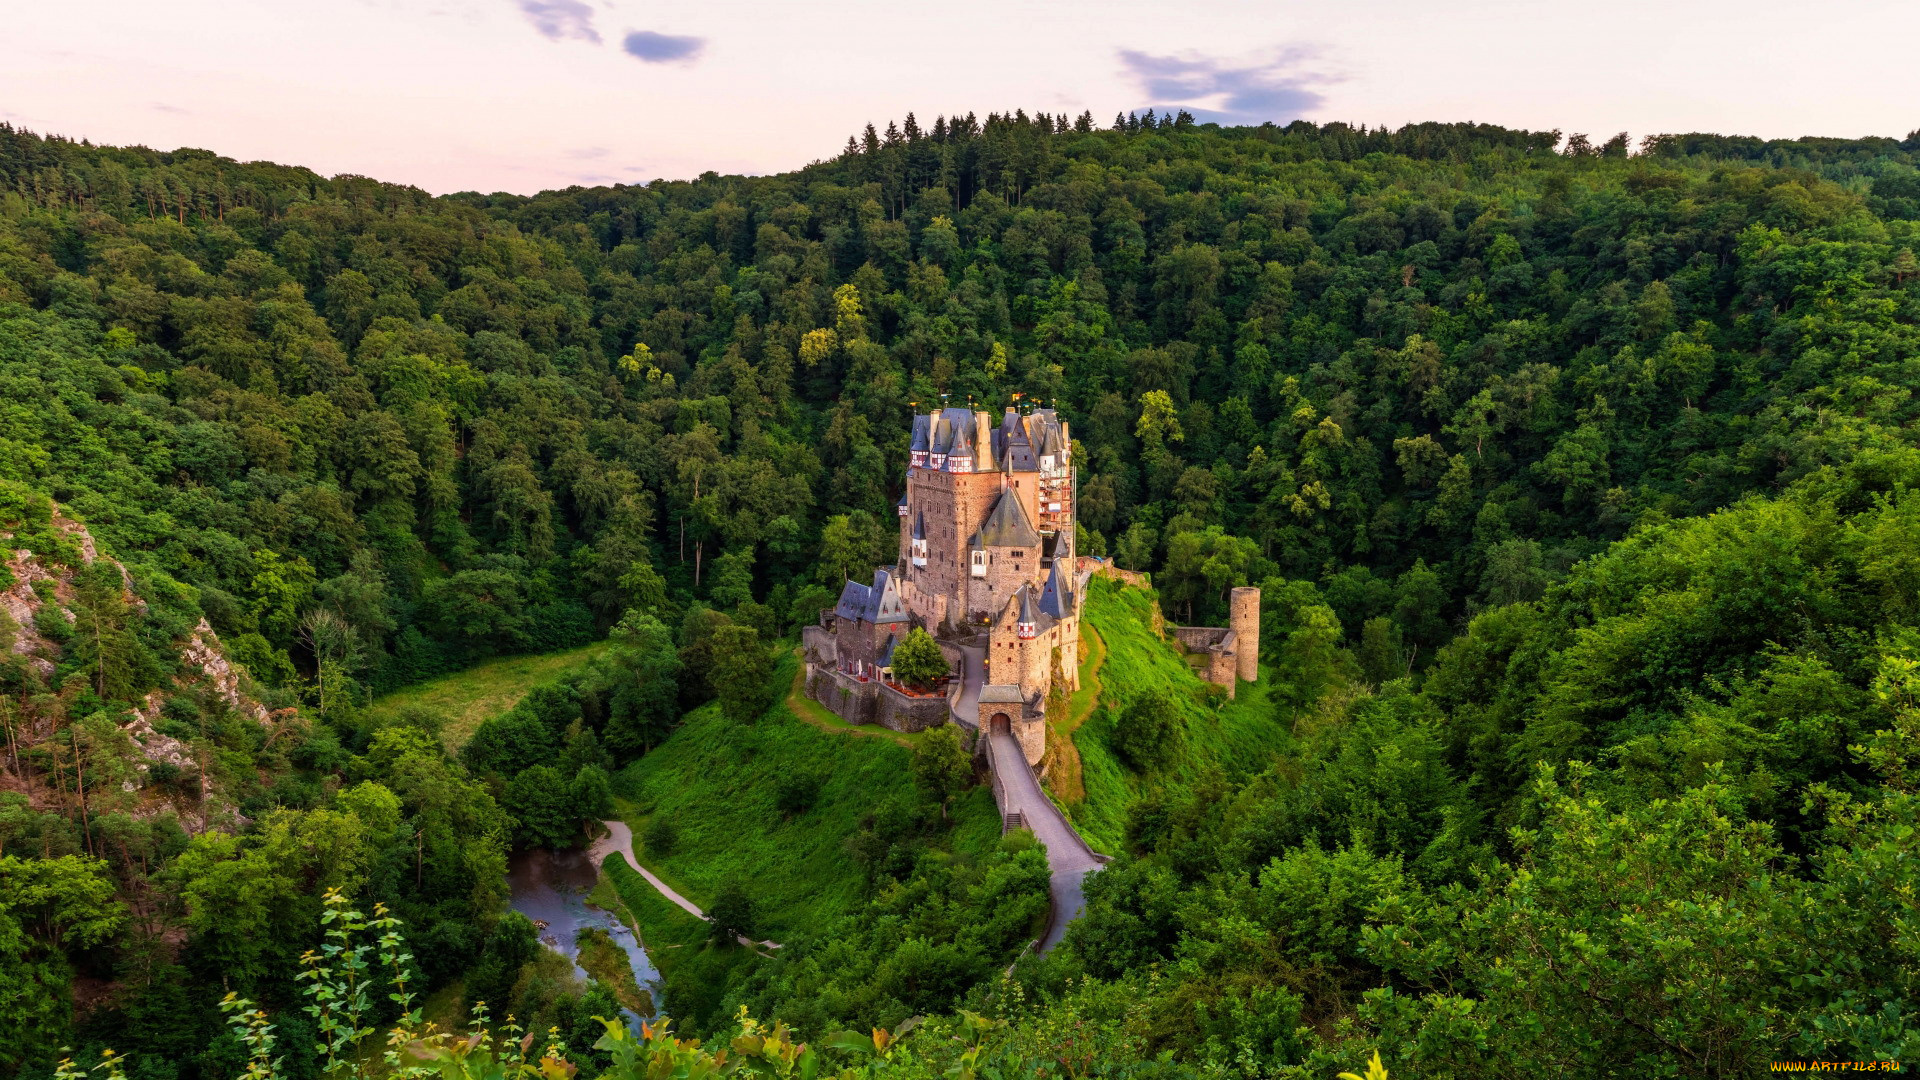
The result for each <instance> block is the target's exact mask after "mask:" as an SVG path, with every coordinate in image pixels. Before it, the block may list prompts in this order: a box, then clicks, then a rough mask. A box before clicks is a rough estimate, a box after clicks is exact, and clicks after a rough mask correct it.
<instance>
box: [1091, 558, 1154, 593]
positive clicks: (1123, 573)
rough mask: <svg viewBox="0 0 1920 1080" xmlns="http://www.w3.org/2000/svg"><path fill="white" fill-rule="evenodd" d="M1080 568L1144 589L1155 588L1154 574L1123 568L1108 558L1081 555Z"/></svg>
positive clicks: (1096, 575) (1095, 574)
mask: <svg viewBox="0 0 1920 1080" xmlns="http://www.w3.org/2000/svg"><path fill="white" fill-rule="evenodd" d="M1080 570H1081V572H1082V573H1090V574H1092V575H1093V576H1095V577H1103V578H1107V579H1109V580H1112V581H1117V582H1119V583H1120V584H1122V585H1134V586H1138V587H1139V588H1142V589H1151V588H1153V575H1151V574H1146V573H1142V572H1141V571H1138V570H1122V569H1120V568H1119V567H1117V566H1115V565H1113V564H1112V563H1110V562H1108V561H1107V560H1105V559H1102V558H1098V557H1095V556H1093V555H1082V556H1081V557H1080Z"/></svg>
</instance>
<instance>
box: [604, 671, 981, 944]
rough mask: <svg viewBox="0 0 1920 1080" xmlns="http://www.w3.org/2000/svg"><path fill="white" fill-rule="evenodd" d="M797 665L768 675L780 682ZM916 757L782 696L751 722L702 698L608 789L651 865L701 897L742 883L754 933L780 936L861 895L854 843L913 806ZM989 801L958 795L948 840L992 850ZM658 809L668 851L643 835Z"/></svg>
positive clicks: (959, 846) (835, 914)
mask: <svg viewBox="0 0 1920 1080" xmlns="http://www.w3.org/2000/svg"><path fill="white" fill-rule="evenodd" d="M795 663H797V662H796V661H794V660H792V659H788V660H787V661H785V662H784V663H783V664H782V665H781V667H780V669H778V670H777V672H776V674H775V677H774V681H775V682H776V683H777V684H779V685H780V686H782V687H783V688H784V687H785V686H786V685H787V684H788V683H789V682H791V680H792V675H791V671H792V668H791V667H790V666H789V665H792V664H795ZM911 757H912V754H911V752H910V751H908V750H906V749H905V748H903V747H900V746H897V745H894V744H893V743H892V742H890V741H888V740H885V739H874V738H859V737H855V736H849V735H837V734H830V733H825V732H822V731H820V730H819V729H817V728H815V727H813V726H812V725H809V724H806V723H803V722H802V721H800V720H799V719H798V718H796V717H794V716H793V715H792V714H791V712H789V711H788V709H787V708H786V706H785V704H784V703H782V704H777V705H775V706H774V707H773V708H772V709H771V710H770V711H769V712H768V713H767V715H766V716H765V717H763V718H762V719H761V720H760V721H759V722H758V723H756V724H754V725H752V726H750V727H747V726H741V725H739V724H736V723H734V722H732V721H730V720H728V719H726V718H725V717H724V716H722V715H721V713H720V711H719V710H718V709H717V708H713V707H708V708H704V709H699V710H696V711H694V712H692V713H689V714H688V715H687V717H686V721H685V723H684V724H683V725H682V726H681V727H680V728H679V730H677V731H675V732H674V734H673V737H672V738H671V739H668V740H667V741H666V742H665V743H663V744H662V745H661V746H660V747H659V748H658V749H657V750H655V751H654V752H652V753H650V754H648V755H647V756H645V757H643V758H641V759H640V760H638V761H636V762H634V763H633V764H631V765H629V766H627V767H626V768H625V769H624V770H622V771H621V772H620V773H619V774H618V775H617V776H616V777H615V786H614V790H615V793H616V795H618V796H619V798H620V799H621V810H622V817H624V818H625V819H626V820H627V822H628V823H629V824H630V825H632V826H633V831H634V836H635V837H636V845H635V846H636V849H638V850H639V853H640V855H641V857H642V858H643V859H644V860H645V861H646V863H647V865H648V867H649V868H650V869H652V870H654V872H656V873H658V874H659V875H660V876H661V878H662V879H663V880H665V881H667V882H669V883H670V884H672V885H674V887H675V888H677V889H679V890H680V891H681V893H682V894H683V895H685V896H687V897H688V898H689V899H691V900H693V902H694V903H696V904H700V905H703V906H704V905H706V904H708V903H709V902H710V901H711V899H712V897H713V896H714V895H715V894H716V893H717V892H718V891H719V889H720V887H721V886H722V885H723V884H724V883H726V882H729V881H738V882H741V883H744V884H746V885H748V886H749V887H750V888H751V889H752V891H753V892H754V893H755V895H756V896H757V897H758V900H759V907H760V910H761V911H762V912H763V921H762V926H761V929H762V930H763V931H764V933H763V934H762V935H761V936H763V937H770V938H773V939H774V940H776V941H785V940H786V939H787V938H788V937H790V936H794V935H816V934H819V933H821V932H822V931H823V930H825V929H826V928H827V927H828V926H830V925H831V924H832V923H833V922H834V921H835V920H837V919H839V918H840V917H842V916H844V915H846V914H848V913H849V912H850V911H851V910H852V909H853V907H854V906H855V904H856V903H857V902H858V901H859V900H860V899H861V897H862V896H863V894H864V893H865V891H866V888H867V881H868V878H867V875H868V868H867V867H865V866H863V865H862V864H861V862H860V861H859V859H858V857H857V855H856V853H855V851H854V850H852V849H851V845H850V843H849V841H850V840H851V839H852V838H854V837H856V836H858V835H860V833H861V831H862V828H863V825H865V824H867V823H868V821H869V819H871V818H873V817H874V816H875V815H884V814H886V813H889V812H894V813H898V812H903V811H904V810H906V809H907V808H910V807H914V806H917V805H918V804H919V801H920V797H919V795H918V794H917V793H916V791H915V789H914V785H913V774H912V770H911V768H910V767H909V763H910V761H911ZM793 788H799V789H803V790H811V791H812V794H811V795H810V796H809V797H807V798H806V799H805V800H804V801H805V804H806V806H805V809H804V810H798V811H795V812H782V811H781V810H780V809H779V808H778V804H779V801H780V799H781V793H782V791H783V790H790V789H793ZM977 790H978V791H981V792H984V791H985V789H984V788H983V789H977ZM992 804H993V800H992V798H991V794H990V793H988V794H987V797H986V798H985V799H984V800H982V799H980V798H970V799H967V800H963V801H961V802H959V803H958V804H956V807H955V822H956V824H955V831H954V833H953V838H952V841H951V842H952V845H953V848H954V850H956V851H960V852H971V853H981V852H984V851H987V850H991V848H992V846H993V843H994V841H995V840H996V839H997V838H998V836H999V833H1000V818H999V813H998V812H997V811H996V810H995V809H994V807H993V805H992ZM662 815H665V816H670V817H671V818H672V819H673V822H674V826H675V833H676V839H675V842H674V844H673V846H672V848H671V849H670V850H669V851H667V852H664V853H662V852H656V851H652V850H648V849H647V848H646V847H645V844H644V837H645V836H646V835H647V832H648V826H649V825H650V824H651V823H652V821H653V819H654V818H656V817H658V816H662Z"/></svg>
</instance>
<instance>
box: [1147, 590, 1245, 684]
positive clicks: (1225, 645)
mask: <svg viewBox="0 0 1920 1080" xmlns="http://www.w3.org/2000/svg"><path fill="white" fill-rule="evenodd" d="M1253 591H1254V593H1255V594H1256V595H1257V594H1258V593H1259V590H1258V589H1255V590H1253ZM1255 603H1256V605H1257V603H1258V601H1257V600H1256V601H1255ZM1167 636H1168V637H1170V638H1172V639H1173V640H1174V641H1176V642H1178V643H1179V644H1180V647H1181V648H1183V649H1185V650H1186V651H1188V652H1190V653H1205V654H1206V657H1207V667H1206V674H1205V676H1204V678H1205V679H1206V680H1207V681H1208V682H1210V683H1212V684H1213V685H1215V686H1224V687H1226V688H1227V696H1228V697H1232V696H1233V695H1234V679H1235V678H1236V677H1237V676H1238V674H1239V671H1240V657H1239V652H1240V642H1239V635H1238V633H1237V632H1236V631H1235V630H1234V629H1233V628H1232V627H1227V626H1169V627H1167Z"/></svg>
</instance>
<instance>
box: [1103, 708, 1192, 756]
mask: <svg viewBox="0 0 1920 1080" xmlns="http://www.w3.org/2000/svg"><path fill="white" fill-rule="evenodd" d="M1182 736H1183V731H1182V729H1181V726H1180V714H1179V712H1178V710H1177V709H1176V708H1175V706H1174V702H1173V698H1171V697H1169V696H1168V695H1167V694H1166V693H1164V692H1163V691H1159V690H1152V691H1149V692H1147V693H1145V694H1142V695H1141V696H1140V697H1137V698H1135V699H1134V700H1133V701H1131V702H1129V703H1128V704H1127V707H1126V708H1125V709H1123V710H1121V712H1120V715H1119V717H1118V718H1116V719H1115V720H1114V723H1113V736H1112V742H1113V749H1114V751H1115V752H1116V753H1118V754H1119V755H1120V756H1121V757H1123V758H1125V759H1126V761H1127V763H1128V764H1129V765H1132V766H1133V767H1134V769H1135V770H1136V771H1138V772H1148V771H1151V770H1153V769H1158V768H1161V767H1163V766H1165V765H1166V764H1167V763H1168V762H1169V761H1171V760H1172V759H1173V755H1174V752H1175V751H1176V750H1177V749H1178V748H1179V746H1180V743H1181V741H1182Z"/></svg>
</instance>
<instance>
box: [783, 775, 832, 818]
mask: <svg viewBox="0 0 1920 1080" xmlns="http://www.w3.org/2000/svg"><path fill="white" fill-rule="evenodd" d="M825 782H826V777H824V776H821V775H820V774H818V773H809V772H791V773H786V774H784V775H782V776H781V777H780V778H779V779H778V780H775V781H774V787H773V807H774V809H775V810H778V811H780V813H781V814H782V815H784V816H786V817H792V816H794V815H795V814H804V813H806V812H807V811H808V810H809V809H811V808H812V807H813V802H814V800H815V799H817V798H819V797H820V787H821V785H822V784H824V783H825Z"/></svg>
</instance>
